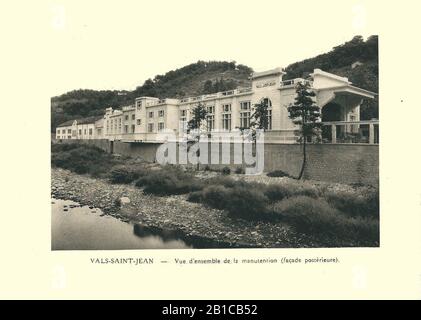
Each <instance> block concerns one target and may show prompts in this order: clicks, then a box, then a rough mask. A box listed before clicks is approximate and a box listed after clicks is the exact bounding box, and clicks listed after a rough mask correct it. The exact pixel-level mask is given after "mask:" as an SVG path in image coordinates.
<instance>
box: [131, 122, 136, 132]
mask: <svg viewBox="0 0 421 320" xmlns="http://www.w3.org/2000/svg"><path fill="white" fill-rule="evenodd" d="M135 128H136V126H135V125H134V124H132V133H134V132H135Z"/></svg>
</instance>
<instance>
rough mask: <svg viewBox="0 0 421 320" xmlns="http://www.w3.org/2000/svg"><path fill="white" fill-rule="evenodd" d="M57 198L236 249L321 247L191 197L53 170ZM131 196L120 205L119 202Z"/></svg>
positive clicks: (285, 230)
mask: <svg viewBox="0 0 421 320" xmlns="http://www.w3.org/2000/svg"><path fill="white" fill-rule="evenodd" d="M51 181H52V182H51V184H52V186H51V192H52V197H54V198H58V199H68V200H73V201H76V202H78V203H80V204H83V205H89V206H93V207H96V208H99V209H101V210H103V211H104V213H105V214H108V215H112V216H114V217H116V218H119V219H121V220H123V221H126V222H131V223H138V224H141V225H142V226H146V227H154V228H156V227H157V228H161V229H164V230H175V231H179V232H183V233H184V234H185V235H186V236H187V237H188V236H191V237H193V238H194V237H202V238H205V239H210V240H213V241H215V242H224V243H228V244H230V245H231V246H233V247H256V248H259V247H265V248H275V247H278V248H288V247H320V246H321V245H320V244H318V243H315V242H313V241H311V240H310V239H308V238H306V237H304V236H300V235H298V234H296V233H295V232H294V231H293V230H292V229H291V228H290V227H289V226H288V225H285V224H282V223H265V222H257V223H256V222H249V221H245V220H240V219H235V220H234V219H232V218H230V217H229V216H228V215H227V214H226V213H224V212H223V211H221V210H216V209H212V208H208V207H206V206H204V205H202V204H197V203H191V202H188V201H186V196H185V195H176V196H165V197H158V196H154V195H149V194H144V193H143V192H142V189H139V188H136V187H135V186H133V185H120V184H110V183H109V182H107V181H106V180H103V179H95V178H92V177H90V176H87V175H78V174H75V173H72V172H70V171H67V170H63V169H59V168H52V179H51ZM122 197H127V198H129V199H130V202H129V203H124V204H122V205H121V207H120V206H118V205H116V204H115V201H116V200H117V199H120V198H122Z"/></svg>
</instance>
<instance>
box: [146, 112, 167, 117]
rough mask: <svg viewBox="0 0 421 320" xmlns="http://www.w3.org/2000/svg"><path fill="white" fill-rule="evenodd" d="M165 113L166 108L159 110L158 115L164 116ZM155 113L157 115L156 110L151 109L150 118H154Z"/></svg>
mask: <svg viewBox="0 0 421 320" xmlns="http://www.w3.org/2000/svg"><path fill="white" fill-rule="evenodd" d="M164 114H165V112H164V110H158V117H160V118H162V117H163V116H164ZM154 115H155V112H153V111H149V118H153V117H154Z"/></svg>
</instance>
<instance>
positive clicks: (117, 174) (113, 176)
mask: <svg viewBox="0 0 421 320" xmlns="http://www.w3.org/2000/svg"><path fill="white" fill-rule="evenodd" d="M145 174H146V172H145V171H144V170H139V169H138V170H133V169H129V168H126V167H116V168H114V169H113V170H111V172H110V182H111V183H119V184H128V183H132V182H133V181H135V180H137V179H139V177H141V176H143V175H145Z"/></svg>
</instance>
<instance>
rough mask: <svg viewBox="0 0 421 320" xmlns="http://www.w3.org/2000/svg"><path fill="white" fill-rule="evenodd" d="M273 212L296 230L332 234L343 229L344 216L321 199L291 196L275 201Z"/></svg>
mask: <svg viewBox="0 0 421 320" xmlns="http://www.w3.org/2000/svg"><path fill="white" fill-rule="evenodd" d="M274 212H275V213H276V214H278V215H279V216H280V218H283V219H285V220H286V221H287V222H289V223H290V224H291V225H293V226H294V228H295V229H296V230H297V231H298V232H303V233H307V234H317V233H323V234H329V235H332V234H336V233H338V232H341V231H344V221H345V220H346V219H345V217H344V216H343V215H341V214H340V212H338V211H337V210H336V209H334V208H332V207H331V206H330V205H329V203H327V202H326V201H325V200H322V199H314V198H311V197H307V196H297V197H291V198H288V199H285V200H283V201H280V202H278V203H276V204H275V206H274Z"/></svg>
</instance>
